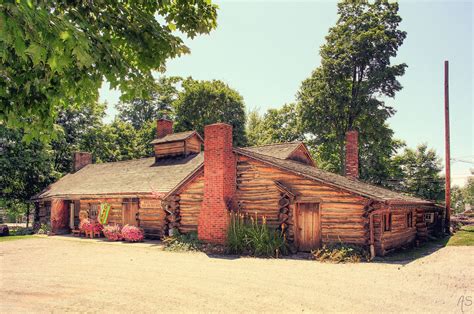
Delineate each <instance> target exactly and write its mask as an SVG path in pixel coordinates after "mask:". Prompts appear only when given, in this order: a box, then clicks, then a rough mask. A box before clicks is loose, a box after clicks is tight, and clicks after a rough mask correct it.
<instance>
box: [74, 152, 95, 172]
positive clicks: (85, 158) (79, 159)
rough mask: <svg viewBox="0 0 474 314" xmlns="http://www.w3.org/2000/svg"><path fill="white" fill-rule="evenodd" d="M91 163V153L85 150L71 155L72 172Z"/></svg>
mask: <svg viewBox="0 0 474 314" xmlns="http://www.w3.org/2000/svg"><path fill="white" fill-rule="evenodd" d="M91 163H92V154H91V153H87V152H74V153H73V155H72V172H76V171H79V170H81V169H82V168H84V167H85V166H87V165H88V164H91Z"/></svg>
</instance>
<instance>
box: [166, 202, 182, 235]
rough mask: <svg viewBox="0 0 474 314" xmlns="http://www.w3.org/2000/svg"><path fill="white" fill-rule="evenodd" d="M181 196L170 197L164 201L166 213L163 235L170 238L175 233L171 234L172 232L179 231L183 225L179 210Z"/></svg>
mask: <svg viewBox="0 0 474 314" xmlns="http://www.w3.org/2000/svg"><path fill="white" fill-rule="evenodd" d="M179 200H180V197H179V195H170V196H169V197H167V198H166V199H164V200H163V201H162V203H161V204H162V208H163V210H164V212H165V219H164V223H163V235H164V236H168V235H172V233H173V231H172V232H171V233H170V230H177V231H178V232H179V231H180V230H179V227H180V225H181V213H180V209H179Z"/></svg>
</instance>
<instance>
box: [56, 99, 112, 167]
mask: <svg viewBox="0 0 474 314" xmlns="http://www.w3.org/2000/svg"><path fill="white" fill-rule="evenodd" d="M106 107H107V105H106V104H102V103H98V102H96V101H92V102H89V103H86V104H84V105H82V106H69V107H67V108H63V109H61V110H59V111H58V116H57V118H56V121H55V123H56V124H55V125H56V128H57V132H56V137H55V138H54V140H52V141H51V149H52V152H53V156H54V170H55V171H57V172H59V173H68V172H70V171H71V169H72V162H73V160H72V155H73V152H75V151H81V150H84V145H83V142H84V141H85V140H86V139H87V138H88V137H89V136H90V134H93V133H95V132H98V131H99V130H100V129H101V128H102V127H103V122H102V120H103V118H104V117H105V109H106Z"/></svg>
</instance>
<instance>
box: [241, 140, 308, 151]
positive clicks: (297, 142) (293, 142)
mask: <svg viewBox="0 0 474 314" xmlns="http://www.w3.org/2000/svg"><path fill="white" fill-rule="evenodd" d="M285 144H304V143H303V141H291V142H280V143H273V144H263V145H254V146H245V147H236V148H243V149H245V148H258V147H266V146H276V145H285Z"/></svg>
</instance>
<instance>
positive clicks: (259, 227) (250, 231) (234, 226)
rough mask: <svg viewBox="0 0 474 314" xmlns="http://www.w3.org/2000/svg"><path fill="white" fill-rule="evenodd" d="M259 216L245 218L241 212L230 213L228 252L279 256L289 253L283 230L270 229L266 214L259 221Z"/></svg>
mask: <svg viewBox="0 0 474 314" xmlns="http://www.w3.org/2000/svg"><path fill="white" fill-rule="evenodd" d="M258 220H259V219H258V216H257V214H255V216H254V217H250V221H248V219H245V217H244V215H242V214H241V213H236V212H233V213H230V225H229V229H228V234H227V247H228V252H229V253H231V254H251V255H255V256H267V257H274V256H276V257H278V256H279V255H280V254H287V253H288V245H287V242H286V240H285V237H284V235H283V234H282V232H279V231H277V230H270V228H269V227H268V225H267V219H266V217H265V216H263V217H262V218H261V223H260V224H259V222H258Z"/></svg>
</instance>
